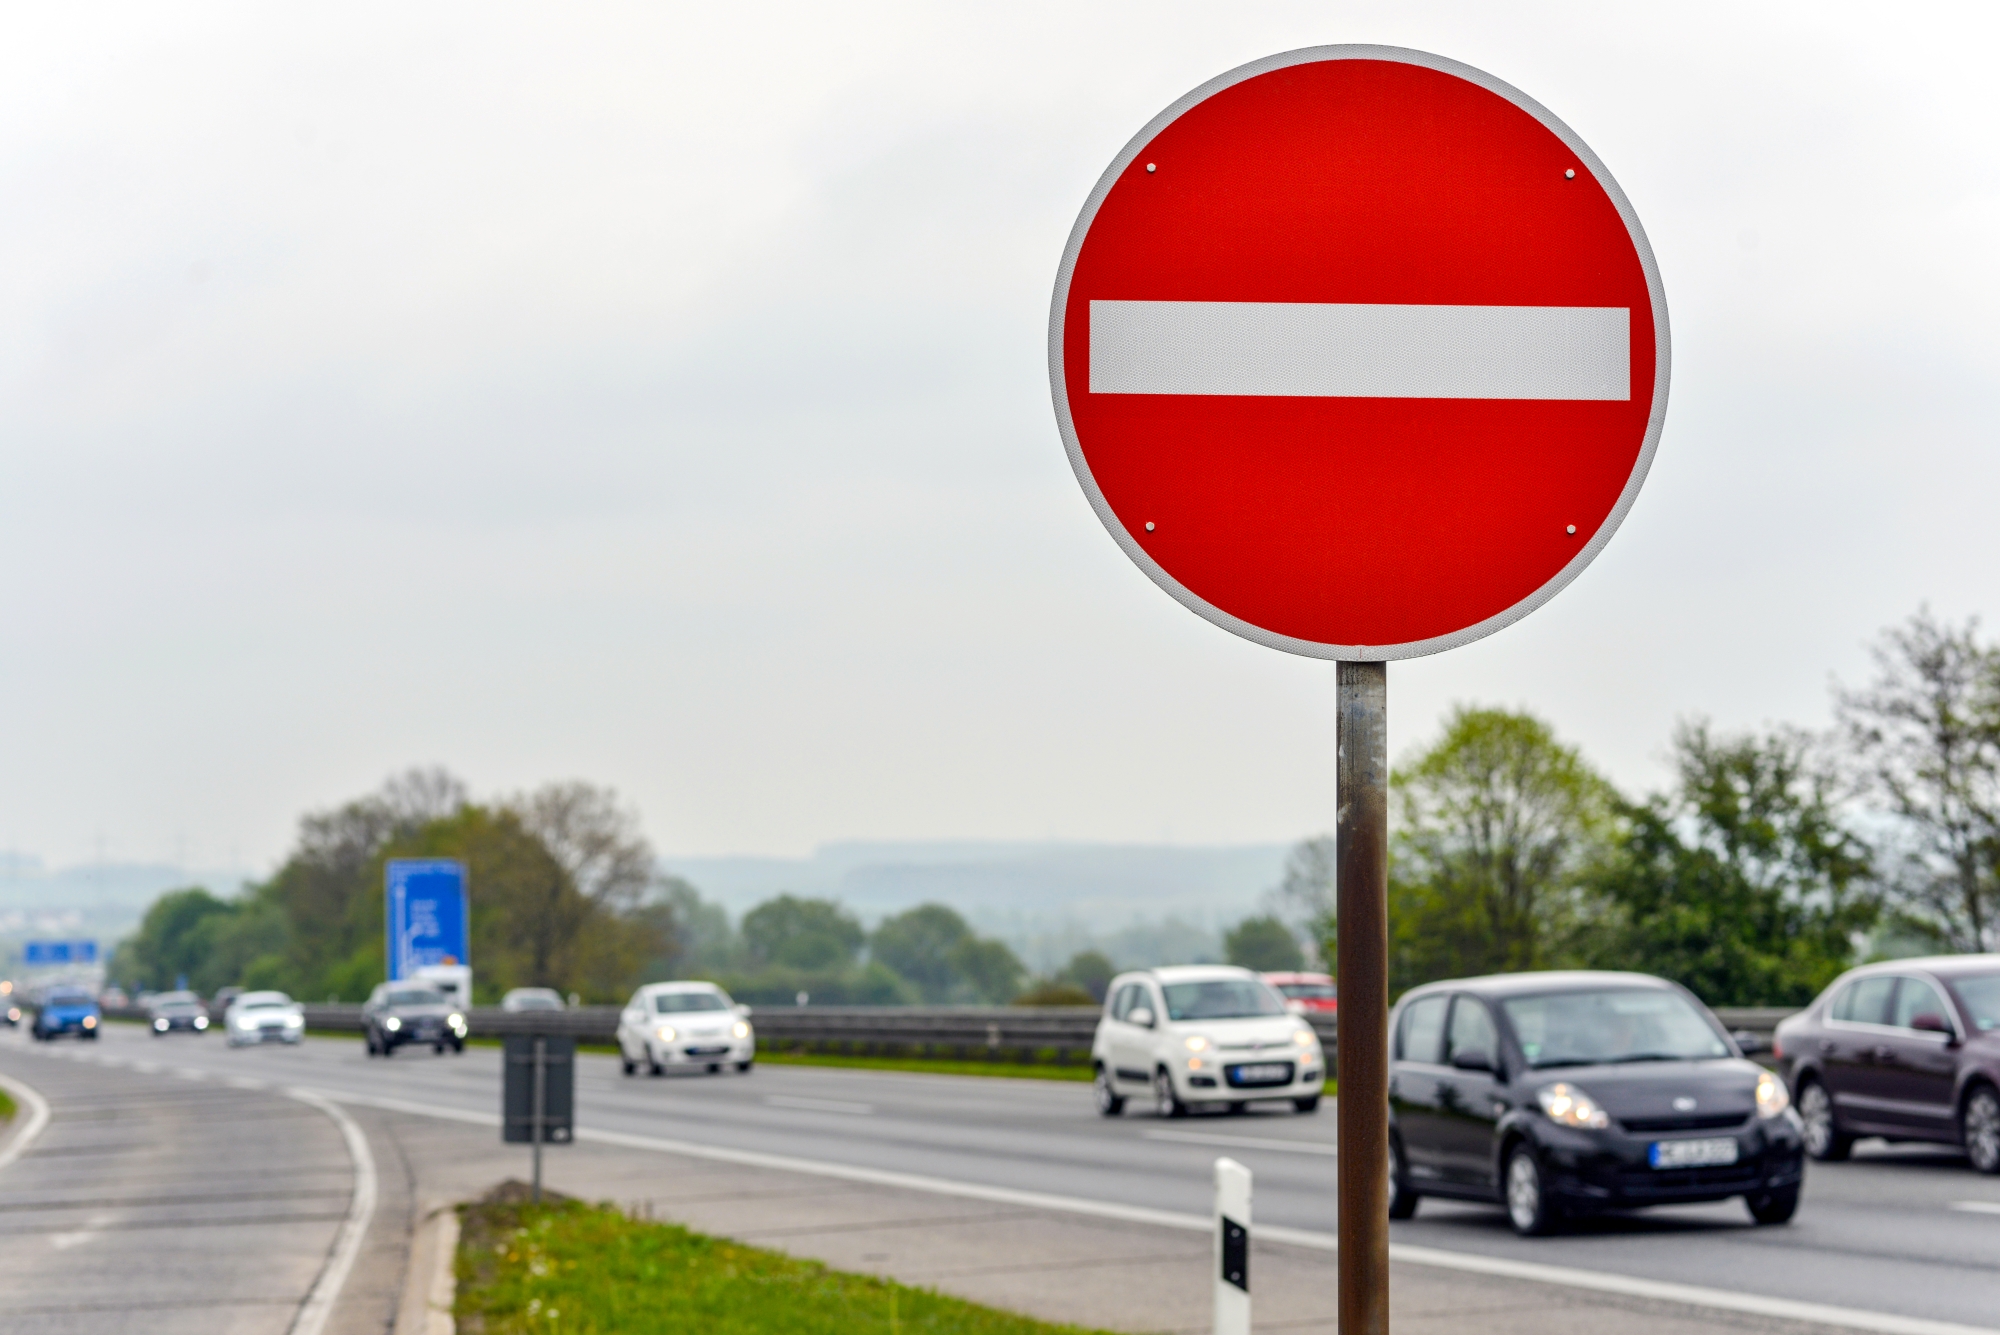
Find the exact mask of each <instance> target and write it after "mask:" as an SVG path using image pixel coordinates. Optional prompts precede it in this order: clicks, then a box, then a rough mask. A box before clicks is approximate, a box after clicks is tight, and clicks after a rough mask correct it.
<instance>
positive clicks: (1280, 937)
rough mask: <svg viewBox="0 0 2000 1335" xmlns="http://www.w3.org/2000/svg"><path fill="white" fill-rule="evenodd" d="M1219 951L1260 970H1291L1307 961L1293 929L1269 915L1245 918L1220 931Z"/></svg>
mask: <svg viewBox="0 0 2000 1335" xmlns="http://www.w3.org/2000/svg"><path fill="white" fill-rule="evenodd" d="M1222 950H1223V954H1224V956H1225V957H1226V958H1227V959H1228V960H1229V962H1230V963H1231V964H1240V965H1242V966H1243V967H1244V968H1246V969H1255V970H1257V971H1258V972H1259V973H1280V972H1292V971H1295V970H1298V969H1302V968H1304V967H1305V962H1306V961H1305V954H1304V952H1303V951H1301V950H1300V949H1299V939H1298V938H1297V937H1296V936H1293V935H1292V929H1291V928H1289V927H1287V926H1286V925H1285V924H1284V922H1283V921H1282V920H1280V919H1279V918H1277V917H1275V916H1273V915H1270V914H1266V915H1264V916H1262V917H1257V918H1245V919H1244V920H1243V921H1242V922H1239V923H1237V924H1236V926H1234V927H1232V928H1230V929H1229V930H1228V931H1227V932H1225V933H1223V937H1222Z"/></svg>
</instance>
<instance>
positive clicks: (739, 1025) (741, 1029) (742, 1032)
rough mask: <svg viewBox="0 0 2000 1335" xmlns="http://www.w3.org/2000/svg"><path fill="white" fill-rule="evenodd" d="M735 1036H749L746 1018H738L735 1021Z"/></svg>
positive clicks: (748, 1023) (748, 1024) (748, 1025)
mask: <svg viewBox="0 0 2000 1335" xmlns="http://www.w3.org/2000/svg"><path fill="white" fill-rule="evenodd" d="M736 1036H737V1037H738V1038H748V1037H750V1022H749V1021H748V1020H738V1021H737V1022H736Z"/></svg>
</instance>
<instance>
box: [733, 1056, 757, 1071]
mask: <svg viewBox="0 0 2000 1335" xmlns="http://www.w3.org/2000/svg"><path fill="white" fill-rule="evenodd" d="M756 1064H757V1062H756V1059H755V1058H752V1059H751V1060H749V1061H747V1062H738V1063H736V1069H737V1071H738V1072H740V1073H741V1074H743V1075H748V1074H750V1068H751V1067H753V1066H755V1065H756Z"/></svg>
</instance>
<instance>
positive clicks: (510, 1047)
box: [500, 1034, 576, 1204]
mask: <svg viewBox="0 0 2000 1335" xmlns="http://www.w3.org/2000/svg"><path fill="white" fill-rule="evenodd" d="M506 1043H507V1045H506V1060H505V1062H504V1063H503V1066H504V1069H505V1072H506V1076H505V1079H504V1081H503V1082H502V1087H501V1092H500V1126H501V1132H500V1136H501V1140H502V1141H503V1142H505V1143H511V1144H521V1143H523V1142H526V1143H527V1144H530V1145H533V1146H534V1175H533V1184H532V1186H531V1187H530V1188H529V1191H530V1195H531V1199H533V1200H534V1202H535V1203H536V1204H540V1203H541V1199H542V1146H543V1145H544V1144H545V1143H546V1144H555V1145H567V1144H569V1142H570V1140H571V1138H572V1137H573V1136H574V1134H575V1111H576V1040H575V1039H574V1038H571V1037H569V1036H568V1035H565V1034H515V1035H510V1036H509V1037H508V1039H507V1041H506Z"/></svg>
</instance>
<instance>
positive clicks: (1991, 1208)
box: [1951, 1201, 2000, 1214]
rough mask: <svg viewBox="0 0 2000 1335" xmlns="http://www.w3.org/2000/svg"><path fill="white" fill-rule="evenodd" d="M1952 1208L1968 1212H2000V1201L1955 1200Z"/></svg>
mask: <svg viewBox="0 0 2000 1335" xmlns="http://www.w3.org/2000/svg"><path fill="white" fill-rule="evenodd" d="M1951 1208H1952V1209H1954V1210H1963V1211H1965V1212H1966V1213H1967V1214H2000V1201H1953V1202H1952V1203H1951Z"/></svg>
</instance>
